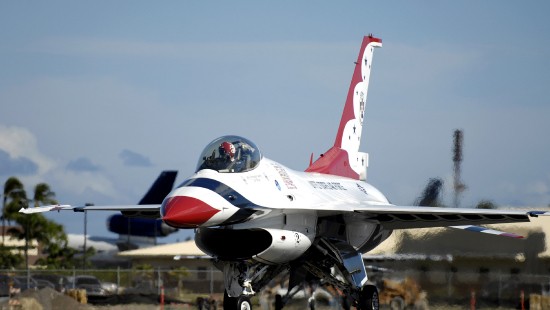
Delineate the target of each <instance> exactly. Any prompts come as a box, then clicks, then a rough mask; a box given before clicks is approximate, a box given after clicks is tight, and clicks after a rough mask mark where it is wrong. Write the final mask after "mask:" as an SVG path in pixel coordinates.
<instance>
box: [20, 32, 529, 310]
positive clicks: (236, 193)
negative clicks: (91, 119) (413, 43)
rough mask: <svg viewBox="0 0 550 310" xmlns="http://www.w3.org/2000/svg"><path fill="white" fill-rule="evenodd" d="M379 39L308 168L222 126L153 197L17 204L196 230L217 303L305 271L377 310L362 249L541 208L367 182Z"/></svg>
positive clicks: (236, 305) (235, 304) (358, 65)
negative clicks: (220, 286) (416, 197)
mask: <svg viewBox="0 0 550 310" xmlns="http://www.w3.org/2000/svg"><path fill="white" fill-rule="evenodd" d="M380 47H382V40H381V39H379V38H376V37H373V36H372V35H369V36H366V37H364V38H363V41H362V44H361V48H360V51H359V55H358V57H357V61H356V62H355V69H354V72H353V76H352V79H351V85H350V87H349V90H348V94H347V97H346V100H345V103H344V109H343V113H342V118H341V121H340V125H339V127H338V131H337V134H336V138H335V141H334V144H333V145H332V147H330V148H329V149H328V150H327V151H326V152H325V153H324V154H322V155H321V156H320V157H319V158H318V159H316V160H315V161H313V160H310V165H309V167H307V169H305V171H295V170H292V169H289V168H288V167H286V166H284V165H283V164H281V163H278V162H276V161H273V160H270V159H268V158H267V157H265V156H264V154H263V153H262V152H261V150H260V148H259V147H258V145H256V144H255V143H254V142H252V141H250V140H248V139H246V138H244V137H241V136H234V135H228V136H222V137H219V138H217V139H214V140H213V141H212V142H210V143H209V144H208V145H207V146H206V147H205V149H204V151H203V152H202V153H201V154H200V155H199V160H198V164H197V166H196V171H195V173H194V174H193V175H191V176H190V177H189V178H187V179H186V180H185V181H183V183H181V185H179V186H178V187H177V188H176V189H174V190H173V191H172V192H170V193H169V194H168V195H167V196H166V198H164V200H163V202H162V204H160V205H141V206H89V207H80V206H70V205H56V206H44V207H39V208H29V209H23V210H21V212H24V213H33V212H43V211H49V210H73V211H84V210H88V211H92V210H118V211H121V212H122V214H124V215H128V216H142V217H153V218H161V219H162V220H163V221H164V223H166V224H168V225H169V226H172V227H175V228H180V229H185V228H189V229H195V230H196V233H195V242H196V244H197V246H198V247H199V248H200V249H201V250H202V251H204V252H205V253H207V254H208V255H210V256H212V257H213V258H214V261H215V264H216V266H217V267H218V268H219V269H220V270H222V271H223V273H224V284H225V293H224V309H251V308H252V304H251V303H250V297H251V296H253V295H254V294H256V293H258V292H259V291H260V290H262V288H263V287H264V286H266V285H267V284H268V283H269V282H270V280H271V279H273V278H274V277H275V276H276V275H278V274H280V273H282V272H288V273H289V275H290V284H289V286H290V287H289V290H290V289H291V288H292V286H295V285H297V284H299V283H301V282H302V281H303V280H304V279H305V278H306V277H307V278H308V279H311V278H317V279H322V280H323V283H327V284H330V285H333V286H335V287H336V288H338V289H339V290H340V291H341V292H343V294H345V295H346V296H347V297H348V299H349V300H352V303H353V305H354V306H355V307H356V308H357V309H360V310H364V309H378V291H377V288H376V287H375V286H374V285H372V284H371V283H370V282H368V277H367V270H366V268H365V265H364V263H363V260H362V258H361V255H362V253H365V252H368V251H369V250H372V249H373V248H375V247H376V246H377V245H379V244H380V243H381V242H382V241H384V240H385V239H386V238H388V236H390V234H391V233H392V231H393V230H395V229H410V228H422V227H454V228H458V229H468V230H473V231H479V232H488V233H494V234H501V232H499V231H495V230H484V229H482V228H480V227H478V226H475V225H479V224H495V223H513V222H527V221H529V218H530V216H537V215H538V213H536V212H520V211H502V210H481V209H466V208H432V207H417V206H397V205H393V204H391V203H390V202H389V201H388V199H387V198H386V197H385V196H384V195H383V194H382V192H381V191H379V190H378V189H377V188H375V187H374V186H372V185H371V184H369V183H367V182H366V175H367V174H366V169H367V166H368V162H369V157H368V154H366V153H362V152H360V151H359V145H360V142H361V135H362V132H363V130H362V129H363V121H364V118H365V117H366V114H365V113H366V103H367V93H368V87H369V79H370V75H371V70H372V61H373V53H374V50H375V49H376V48H380ZM265 143H267V142H265ZM511 236H515V235H511ZM449 242H452V241H449ZM282 306H283V305H279V306H278V307H279V308H280V307H282Z"/></svg>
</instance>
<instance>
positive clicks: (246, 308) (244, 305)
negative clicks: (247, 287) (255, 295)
mask: <svg viewBox="0 0 550 310" xmlns="http://www.w3.org/2000/svg"><path fill="white" fill-rule="evenodd" d="M237 310H252V303H251V302H250V298H248V297H247V296H241V297H239V299H238V300H237Z"/></svg>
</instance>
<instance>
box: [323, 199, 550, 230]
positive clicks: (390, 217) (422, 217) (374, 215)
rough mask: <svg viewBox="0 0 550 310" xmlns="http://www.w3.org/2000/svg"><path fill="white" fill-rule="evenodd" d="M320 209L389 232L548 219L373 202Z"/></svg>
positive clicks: (531, 213) (529, 213)
mask: <svg viewBox="0 0 550 310" xmlns="http://www.w3.org/2000/svg"><path fill="white" fill-rule="evenodd" d="M316 209H317V210H318V212H319V214H320V216H323V213H325V214H327V215H330V214H334V212H337V213H347V214H349V213H354V214H356V215H357V218H358V219H361V220H364V221H376V222H379V223H381V224H382V225H383V226H384V228H387V229H408V228H427V227H450V226H465V225H480V224H499V223H517V222H529V218H530V217H536V216H538V215H545V214H544V212H538V211H515V210H494V209H468V208H436V207H418V206H396V205H391V204H377V203H371V202H368V203H362V204H360V205H355V206H351V205H349V204H348V205H345V206H344V205H343V206H341V207H339V206H337V205H335V204H331V205H330V206H319V207H318V208H317V207H316ZM454 228H458V227H454Z"/></svg>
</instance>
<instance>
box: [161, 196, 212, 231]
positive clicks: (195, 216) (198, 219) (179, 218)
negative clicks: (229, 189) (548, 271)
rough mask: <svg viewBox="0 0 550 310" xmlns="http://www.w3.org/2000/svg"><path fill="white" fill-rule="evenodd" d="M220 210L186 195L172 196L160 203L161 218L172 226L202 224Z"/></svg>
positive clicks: (184, 226)
mask: <svg viewBox="0 0 550 310" xmlns="http://www.w3.org/2000/svg"><path fill="white" fill-rule="evenodd" d="M218 212H220V210H218V209H216V208H214V207H212V206H210V205H208V204H207V203H205V202H204V201H201V200H199V199H197V198H193V197H188V196H174V197H170V198H168V199H166V201H164V202H163V204H162V214H163V216H162V220H163V221H164V222H165V223H166V224H168V225H170V226H173V227H178V228H193V227H198V226H200V225H201V224H204V223H205V222H206V221H208V220H209V219H210V218H212V217H213V216H214V215H215V214H216V213H218Z"/></svg>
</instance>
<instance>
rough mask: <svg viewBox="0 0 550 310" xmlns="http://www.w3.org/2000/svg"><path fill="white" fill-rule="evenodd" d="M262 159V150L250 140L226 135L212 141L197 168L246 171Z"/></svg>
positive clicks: (231, 171) (219, 170)
mask: <svg viewBox="0 0 550 310" xmlns="http://www.w3.org/2000/svg"><path fill="white" fill-rule="evenodd" d="M207 154H208V155H207ZM260 159H261V154H260V152H259V151H258V150H257V148H256V146H255V145H253V144H252V143H251V142H249V141H248V140H246V139H244V138H242V137H238V136H225V137H221V138H219V139H216V140H214V141H212V142H211V143H210V144H209V145H208V146H207V147H206V148H205V149H204V151H203V153H202V156H201V160H200V161H199V165H198V168H197V170H201V169H212V170H216V171H218V172H229V173H233V172H245V171H249V170H251V169H254V168H255V167H256V166H257V165H258V163H259V161H260Z"/></svg>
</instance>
